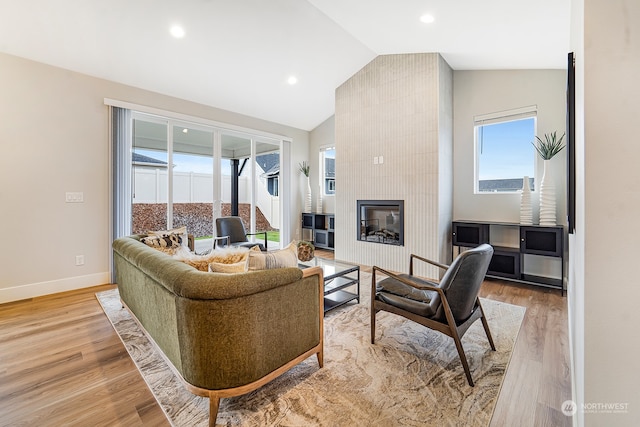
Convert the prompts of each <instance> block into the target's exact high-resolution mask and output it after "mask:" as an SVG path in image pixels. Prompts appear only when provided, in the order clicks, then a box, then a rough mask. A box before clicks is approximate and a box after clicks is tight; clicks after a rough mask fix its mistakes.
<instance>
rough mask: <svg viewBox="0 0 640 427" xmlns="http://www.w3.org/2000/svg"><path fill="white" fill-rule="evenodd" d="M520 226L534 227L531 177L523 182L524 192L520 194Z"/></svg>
mask: <svg viewBox="0 0 640 427" xmlns="http://www.w3.org/2000/svg"><path fill="white" fill-rule="evenodd" d="M520 224H522V225H533V208H532V207H531V186H530V185H529V177H528V176H525V177H524V179H523V180H522V192H521V193H520Z"/></svg>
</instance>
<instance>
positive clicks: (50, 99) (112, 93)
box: [0, 54, 309, 303]
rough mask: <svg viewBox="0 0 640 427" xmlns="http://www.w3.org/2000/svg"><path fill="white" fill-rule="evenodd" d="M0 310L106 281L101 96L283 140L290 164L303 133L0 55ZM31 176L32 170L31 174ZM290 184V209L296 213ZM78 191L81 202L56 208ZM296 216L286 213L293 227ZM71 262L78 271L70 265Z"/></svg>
mask: <svg viewBox="0 0 640 427" xmlns="http://www.w3.org/2000/svg"><path fill="white" fill-rule="evenodd" d="M0 94H1V96H0V117H1V118H2V119H1V120H0V141H1V142H2V148H3V150H2V151H3V152H2V155H0V183H1V184H0V200H2V202H1V203H2V208H1V209H0V216H1V217H0V219H1V223H2V225H3V231H4V232H3V237H4V239H5V241H6V242H9V243H7V244H4V245H0V259H2V274H1V275H0V303H2V302H6V301H12V300H18V299H23V298H29V297H33V296H36V295H42V294H46V293H54V292H60V291H64V290H68V289H75V288H80V287H86V286H93V285H98V284H102V283H108V282H109V277H110V275H109V273H110V272H109V270H110V265H109V253H110V250H111V241H110V237H109V227H110V213H109V185H110V176H109V174H110V171H109V159H110V152H109V141H108V132H109V120H108V108H107V107H106V106H105V105H104V98H111V99H117V100H122V101H126V102H131V103H135V104H139V105H146V106H150V107H154V108H158V109H162V110H167V111H173V112H176V113H181V114H187V115H191V116H195V117H202V118H205V119H209V120H215V121H218V122H222V123H229V124H233V125H237V126H243V127H246V128H250V129H255V130H259V131H263V132H269V133H272V134H278V135H283V136H286V137H289V138H292V140H293V143H292V144H291V148H292V161H293V162H294V164H297V162H299V161H302V160H303V159H305V160H306V159H307V155H308V144H309V133H308V132H307V131H303V130H300V129H294V128H290V127H287V126H283V125H280V124H277V123H271V122H266V121H263V120H259V119H255V118H252V117H247V116H242V115H240V114H237V113H232V112H229V111H224V110H220V109H216V108H213V107H208V106H204V105H200V104H195V103H193V102H188V101H184V100H180V99H176V98H171V97H169V96H165V95H160V94H156V93H152V92H148V91H144V90H141V89H137V88H133V87H130V86H125V85H121V84H117V83H113V82H109V81H106V80H102V79H98V78H94V77H90V76H86V75H82V74H78V73H74V72H71V71H68V70H64V69H61V68H56V67H52V66H48V65H45V64H41V63H37V62H33V61H29V60H25V59H21V58H17V57H14V56H10V55H6V54H0ZM33 171H37V174H34V173H33ZM290 176H291V179H292V180H293V183H294V186H293V188H294V191H293V194H292V200H291V203H292V207H293V208H294V209H296V208H297V209H299V208H298V207H300V206H301V200H300V196H299V192H298V191H295V190H296V185H295V184H296V183H297V180H298V175H297V173H296V171H295V170H292V171H291V175H290ZM68 191H74V192H75V191H81V192H83V193H84V200H85V201H84V203H73V204H71V203H65V192H68ZM299 217H300V210H297V212H295V213H294V212H292V213H291V218H292V222H293V224H292V225H291V233H292V235H293V233H294V230H295V225H296V224H297V222H296V221H295V220H296V219H297V218H299ZM76 255H84V257H85V264H84V265H83V266H76V265H75V257H76Z"/></svg>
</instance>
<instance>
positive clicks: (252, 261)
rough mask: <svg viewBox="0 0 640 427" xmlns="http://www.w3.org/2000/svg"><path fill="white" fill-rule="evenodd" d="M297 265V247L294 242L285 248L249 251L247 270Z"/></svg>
mask: <svg viewBox="0 0 640 427" xmlns="http://www.w3.org/2000/svg"><path fill="white" fill-rule="evenodd" d="M297 266H298V249H297V246H296V245H295V244H294V243H289V245H287V247H286V248H284V249H281V250H279V251H271V252H258V251H253V250H252V251H250V252H249V271H255V270H269V269H272V268H286V267H297Z"/></svg>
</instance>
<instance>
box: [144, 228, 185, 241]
mask: <svg viewBox="0 0 640 427" xmlns="http://www.w3.org/2000/svg"><path fill="white" fill-rule="evenodd" d="M172 234H177V235H179V236H180V239H182V240H181V241H182V245H183V246H187V245H188V244H189V235H188V234H187V226H186V225H183V226H182V227H178V228H174V229H172V230H159V231H147V235H149V236H160V237H164V236H169V235H172Z"/></svg>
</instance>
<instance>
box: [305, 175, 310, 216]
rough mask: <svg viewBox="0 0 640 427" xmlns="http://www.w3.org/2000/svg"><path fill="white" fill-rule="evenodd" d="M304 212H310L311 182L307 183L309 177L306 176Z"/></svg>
mask: <svg viewBox="0 0 640 427" xmlns="http://www.w3.org/2000/svg"><path fill="white" fill-rule="evenodd" d="M304 212H311V184H310V183H309V177H307V194H306V195H305V198H304Z"/></svg>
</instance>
